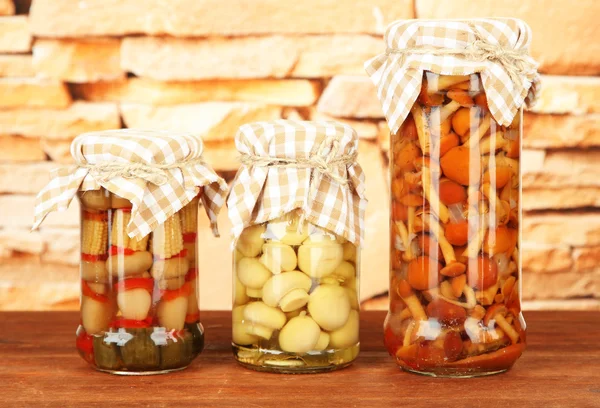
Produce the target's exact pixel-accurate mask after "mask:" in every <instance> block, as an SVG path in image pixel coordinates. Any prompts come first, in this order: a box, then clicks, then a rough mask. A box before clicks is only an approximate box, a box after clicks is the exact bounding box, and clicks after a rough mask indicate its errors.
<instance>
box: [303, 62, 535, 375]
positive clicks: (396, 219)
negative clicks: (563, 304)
mask: <svg viewBox="0 0 600 408" xmlns="http://www.w3.org/2000/svg"><path fill="white" fill-rule="evenodd" d="M451 78H452V77H449V76H439V75H436V74H432V73H430V72H426V73H425V75H424V79H423V84H422V91H421V94H420V96H419V98H418V99H417V101H416V102H415V105H414V106H413V108H412V109H411V112H410V114H409V116H408V117H407V119H406V120H405V122H404V124H403V125H402V126H401V127H400V130H399V131H398V133H397V134H394V135H392V140H391V146H392V148H391V152H390V155H391V158H392V160H391V165H390V174H391V197H392V206H391V207H392V212H391V259H392V263H391V272H390V313H389V315H388V318H387V319H386V323H385V333H386V336H385V342H386V346H387V348H388V350H389V352H390V354H392V355H393V356H394V357H395V358H396V360H397V362H398V364H399V365H400V366H402V367H403V368H405V369H407V370H411V371H418V372H421V373H427V374H431V375H448V376H472V375H484V374H490V373H494V372H498V371H502V370H507V369H508V368H510V367H511V366H512V365H513V363H514V362H515V360H516V359H517V358H518V357H519V356H520V354H521V352H522V350H523V349H524V347H525V331H524V327H523V320H522V315H521V307H520V301H519V299H520V297H519V293H518V288H519V279H520V277H521V275H520V271H519V270H518V265H519V248H518V247H519V243H518V239H517V238H518V232H517V231H518V230H519V223H520V218H519V202H520V197H519V183H520V179H519V151H518V147H515V143H517V146H518V140H519V137H520V131H521V130H520V115H521V114H520V113H519V114H518V115H517V117H516V118H515V120H514V122H513V124H511V125H510V126H500V125H499V124H498V123H496V121H495V120H494V119H493V117H492V116H491V115H490V113H489V109H488V106H487V98H486V97H485V93H484V92H483V91H482V87H481V82H480V79H479V77H478V75H476V74H474V75H471V76H470V77H465V79H464V81H462V82H459V83H454V81H451ZM446 83H447V84H448V85H447V86H446V85H444V87H441V85H440V84H446ZM436 84H437V85H436ZM463 85H464V86H463ZM515 140H516V142H515ZM309 305H310V303H309ZM332 341H333V342H334V343H335V341H336V337H335V336H332Z"/></svg>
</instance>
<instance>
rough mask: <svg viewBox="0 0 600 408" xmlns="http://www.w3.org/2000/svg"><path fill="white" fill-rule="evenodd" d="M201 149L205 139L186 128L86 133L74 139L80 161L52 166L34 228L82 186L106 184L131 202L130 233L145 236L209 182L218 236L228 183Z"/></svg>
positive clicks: (206, 197)
mask: <svg viewBox="0 0 600 408" xmlns="http://www.w3.org/2000/svg"><path fill="white" fill-rule="evenodd" d="M202 151H203V143H202V140H201V139H200V138H198V137H195V136H193V135H191V134H187V133H173V132H168V131H155V130H139V129H115V130H105V131H98V132H89V133H84V134H81V135H79V136H78V137H76V138H75V140H74V141H73V143H72V144H71V155H72V156H73V158H74V160H75V163H76V165H75V166H74V167H71V168H61V169H57V170H54V171H52V172H51V181H50V182H49V183H48V184H47V185H46V186H45V187H44V188H43V189H42V190H41V191H40V193H39V194H38V195H37V197H36V201H35V220H34V225H33V229H36V228H37V227H38V226H39V225H40V224H41V223H42V221H43V220H44V218H45V217H46V216H47V215H48V214H49V213H50V212H52V211H56V210H58V211H63V210H66V209H67V207H68V206H69V204H70V202H71V200H72V199H73V197H74V196H75V194H76V193H77V191H88V190H99V189H100V188H101V187H103V188H105V189H106V190H108V191H110V192H111V193H113V194H116V195H118V196H120V197H123V198H125V199H127V200H129V201H130V202H131V204H132V210H131V221H130V223H129V225H128V226H127V233H128V235H129V236H130V237H131V238H142V237H144V236H146V235H148V234H149V233H150V232H152V231H153V230H154V229H155V228H156V227H157V226H159V225H161V224H162V223H164V222H165V221H166V220H167V219H168V218H170V217H171V216H172V215H173V214H175V213H176V212H177V211H179V210H180V209H181V208H183V206H185V205H186V204H187V203H189V202H190V201H191V200H192V199H193V198H194V197H196V196H197V195H198V193H199V192H200V187H204V188H203V189H202V195H201V197H200V198H201V200H202V203H203V204H204V207H205V209H206V212H207V215H208V217H209V219H210V222H211V225H212V227H213V233H214V234H215V235H218V231H217V215H218V213H219V210H220V208H221V207H222V205H223V203H224V198H225V195H226V191H227V183H225V181H224V180H223V179H222V178H221V177H219V176H218V175H217V174H216V173H215V172H214V170H212V169H211V168H210V166H208V165H207V164H206V163H205V162H204V161H203V160H202Z"/></svg>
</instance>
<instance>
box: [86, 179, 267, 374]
mask: <svg viewBox="0 0 600 408" xmlns="http://www.w3.org/2000/svg"><path fill="white" fill-rule="evenodd" d="M80 201H81V207H82V227H81V243H82V245H81V248H82V254H81V259H82V262H81V277H82V281H81V291H82V301H81V322H82V325H81V326H80V328H79V330H78V337H77V348H78V350H79V353H80V354H81V355H82V357H84V359H85V360H86V361H87V362H88V363H90V364H92V365H93V366H95V367H97V368H99V369H102V370H107V371H111V372H156V371H163V370H172V369H178V368H183V367H185V366H187V365H188V364H189V363H190V362H191V361H192V360H193V359H194V358H195V357H196V356H197V355H198V354H199V353H200V352H201V351H202V348H203V347H204V332H203V330H202V326H201V325H200V323H199V312H198V298H197V293H198V279H197V269H196V256H197V255H196V231H197V211H198V198H195V199H193V200H192V201H191V202H190V203H189V204H188V205H186V206H184V208H182V209H181V210H180V211H179V212H178V213H176V214H174V215H173V216H172V217H170V218H169V219H168V220H167V221H166V222H165V223H163V224H161V225H159V226H158V227H156V228H155V230H154V231H153V232H151V233H150V234H149V235H147V236H146V237H144V238H140V239H137V238H131V237H129V235H128V233H127V228H128V224H129V223H130V221H131V203H129V201H127V200H125V199H123V198H121V197H118V196H116V195H114V194H112V193H110V192H108V191H106V190H104V189H101V190H97V191H87V192H81V193H80ZM269 274H270V272H269ZM175 340H177V341H175Z"/></svg>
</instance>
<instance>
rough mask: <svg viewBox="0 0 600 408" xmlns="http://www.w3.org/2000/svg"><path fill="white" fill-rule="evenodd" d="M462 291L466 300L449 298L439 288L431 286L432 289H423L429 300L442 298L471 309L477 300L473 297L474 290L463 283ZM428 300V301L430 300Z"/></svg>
mask: <svg viewBox="0 0 600 408" xmlns="http://www.w3.org/2000/svg"><path fill="white" fill-rule="evenodd" d="M463 292H464V294H465V297H466V300H467V301H466V302H459V301H458V300H455V299H452V298H449V297H446V296H444V295H443V294H442V293H441V291H440V289H439V288H433V289H429V290H425V291H423V295H425V297H426V298H430V299H431V300H434V299H442V300H445V301H446V302H448V303H451V304H453V305H456V306H460V307H463V308H465V309H467V310H471V309H473V308H474V307H476V306H477V300H476V299H475V292H474V291H473V289H472V288H471V287H469V286H468V285H465V287H464V289H463ZM431 300H430V301H431Z"/></svg>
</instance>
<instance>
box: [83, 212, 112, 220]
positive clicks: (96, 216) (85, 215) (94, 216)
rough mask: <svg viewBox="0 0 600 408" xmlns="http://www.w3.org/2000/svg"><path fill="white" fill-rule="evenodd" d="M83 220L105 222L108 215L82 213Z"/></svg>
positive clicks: (103, 213) (102, 213) (104, 213)
mask: <svg viewBox="0 0 600 408" xmlns="http://www.w3.org/2000/svg"><path fill="white" fill-rule="evenodd" d="M83 218H84V219H86V220H94V221H106V220H108V213H106V212H100V213H95V212H90V211H84V212H83Z"/></svg>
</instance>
